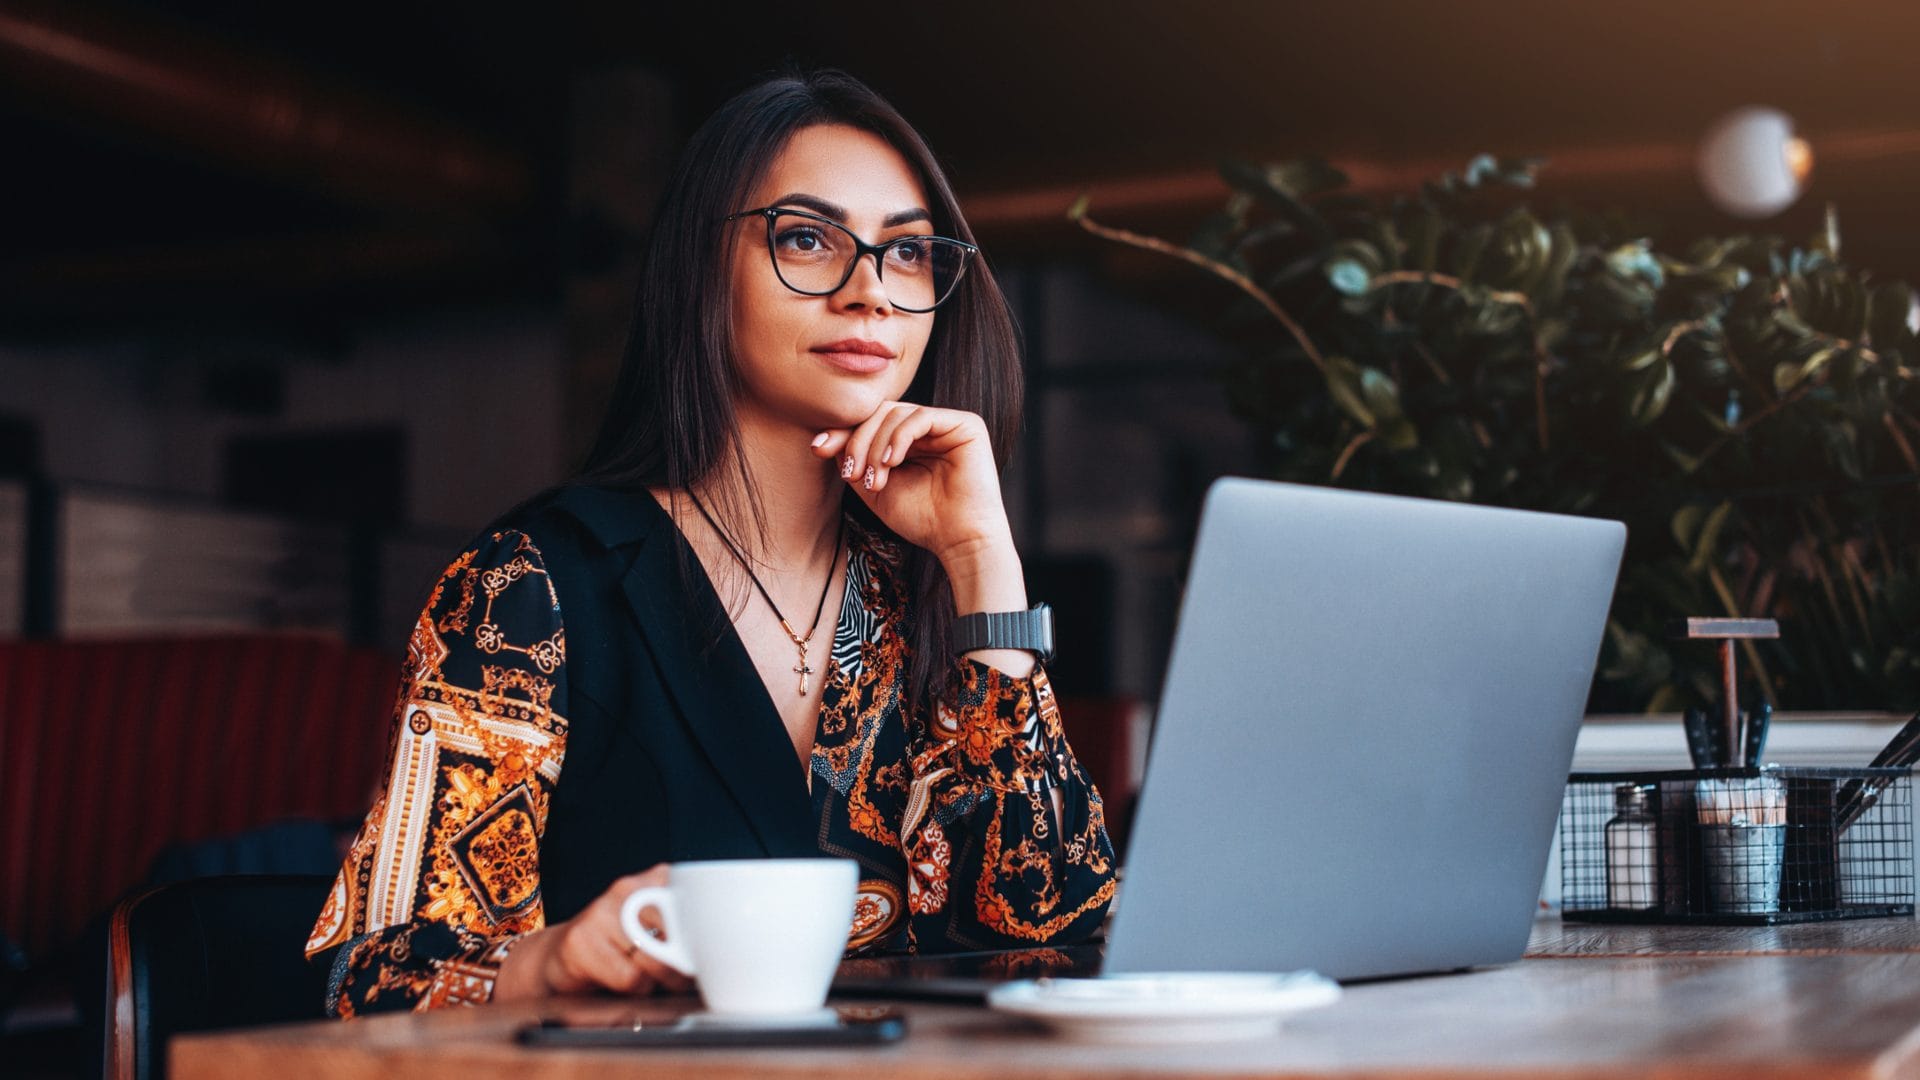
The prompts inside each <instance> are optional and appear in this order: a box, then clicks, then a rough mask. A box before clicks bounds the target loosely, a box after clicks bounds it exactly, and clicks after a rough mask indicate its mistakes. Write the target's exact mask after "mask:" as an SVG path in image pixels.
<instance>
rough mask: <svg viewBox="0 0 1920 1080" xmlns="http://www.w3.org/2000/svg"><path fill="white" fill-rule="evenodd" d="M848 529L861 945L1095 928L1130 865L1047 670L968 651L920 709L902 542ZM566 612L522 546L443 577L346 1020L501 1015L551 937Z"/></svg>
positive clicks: (856, 925)
mask: <svg viewBox="0 0 1920 1080" xmlns="http://www.w3.org/2000/svg"><path fill="white" fill-rule="evenodd" d="M848 536H849V538H850V539H851V541H852V542H851V543H850V545H849V548H848V555H847V558H848V565H847V589H846V593H845V596H844V598H843V601H842V605H841V610H840V613H839V621H838V629H837V631H836V633H835V636H834V641H833V646H832V651H831V660H830V664H829V669H828V672H827V686H826V689H825V692H824V697H823V700H822V703H821V708H820V716H819V720H818V725H817V730H816V733H815V743H814V749H813V754H812V760H811V768H812V772H813V784H812V802H813V814H814V818H815V820H816V822H817V825H818V832H817V842H818V846H819V848H820V850H821V852H822V853H824V854H829V855H835V856H840V857H845V858H853V859H856V860H857V861H858V862H859V863H860V866H861V884H860V894H859V897H858V901H857V904H856V909H855V915H854V922H853V925H852V927H851V928H850V932H849V935H848V941H847V945H848V950H849V952H850V953H852V952H879V951H896V950H902V951H928V952H931V951H950V950H955V949H977V948H994V947H1003V946H1032V945H1042V944H1047V943H1055V942H1060V943H1063V942H1068V941H1074V940H1079V939H1083V938H1085V937H1087V936H1089V935H1090V934H1092V933H1093V932H1094V931H1095V930H1096V929H1098V927H1099V925H1100V922H1101V920H1102V918H1103V917H1104V916H1105V913H1106V908H1107V905H1108V903H1109V902H1110V901H1111V899H1112V897H1113V892H1114V880H1113V852H1112V849H1111V847H1110V846H1109V844H1108V841H1107V836H1106V828H1105V819H1104V817H1103V814H1102V809H1101V803H1100V797H1099V795H1098V794H1097V793H1096V792H1095V791H1094V789H1093V786H1092V784H1091V783H1089V782H1088V780H1087V777H1086V774H1085V773H1084V772H1083V771H1082V770H1081V768H1080V766H1079V764H1078V763H1077V762H1075V761H1074V759H1073V755H1072V752H1071V750H1070V749H1069V748H1068V746H1067V742H1066V737H1065V734H1064V732H1063V730H1062V728H1061V724H1060V712H1059V709H1058V707H1057V706H1056V704H1055V702H1054V698H1053V692H1052V688H1051V686H1050V685H1049V683H1048V682H1047V677H1046V673H1045V672H1044V671H1043V670H1041V669H1039V668H1036V669H1035V670H1034V673H1033V674H1032V675H1031V676H1029V677H1027V678H1024V679H1015V678H1012V677H1009V676H1007V675H1005V674H1004V673H1002V672H1000V671H999V670H997V669H995V668H992V667H989V666H987V665H984V664H980V663H977V662H975V661H973V660H970V659H966V658H959V659H956V660H955V661H954V663H953V666H952V668H951V670H950V672H949V677H948V686H947V690H946V691H945V692H944V693H943V694H941V695H940V698H941V700H939V701H938V702H930V703H916V702H911V701H909V700H907V697H906V695H905V684H906V679H907V671H908V667H909V660H910V659H911V656H910V652H909V649H908V645H907V642H908V639H909V634H908V629H909V628H910V626H911V620H912V618H913V611H912V606H911V599H910V593H909V591H908V587H907V584H906V581H905V574H904V573H903V569H904V567H903V559H902V549H901V546H900V544H899V542H898V541H896V540H894V539H892V538H891V537H886V536H883V535H880V534H878V533H875V532H873V531H870V530H868V529H866V528H864V527H862V526H860V525H859V524H858V523H857V522H852V521H850V522H849V527H848ZM561 616H562V612H561V611H560V610H559V604H558V601H557V599H556V598H555V592H554V590H553V588H552V586H551V585H550V584H549V582H548V580H547V577H546V568H545V565H544V563H543V561H542V559H541V556H540V552H539V551H538V550H537V549H536V547H535V546H534V544H533V542H532V541H531V540H529V539H528V538H527V537H526V536H525V535H523V534H520V533H517V532H502V533H498V534H495V535H494V536H493V537H492V538H491V540H490V541H488V542H487V543H485V544H482V545H481V546H479V547H478V548H477V549H476V550H474V551H470V552H467V553H466V554H464V555H462V556H461V557H460V558H459V559H457V560H455V561H454V563H453V565H452V566H450V567H449V568H448V569H447V571H446V572H445V574H444V575H443V576H442V577H441V579H440V582H439V584H438V586H437V587H436V589H435V591H434V593H433V596H432V598H431V599H430V601H429V603H428V604H427V608H426V611H424V612H423V613H422V614H421V616H420V620H419V622H418V623H417V624H416V626H415V629H414V632H413V639H412V642H411V644H410V646H409V650H408V663H407V670H406V674H405V678H404V679H403V682H402V687H401V692H400V696H399V702H398V705H397V708H396V711H397V723H396V726H395V736H394V746H393V748H392V756H391V761H390V764H389V767H388V775H387V777H386V779H385V781H384V782H383V784H382V787H381V791H380V794H379V796H378V798H377V800H376V802H375V804H374V806H373V809H372V811H371V812H370V813H369V814H368V817H367V822H366V825H365V826H364V827H363V829H362V831H361V833H360V834H359V837H358V838H357V839H356V841H355V843H354V845H353V848H352V850H351V852H350V854H349V855H348V858H347V861H346V865H345V866H344V867H343V868H342V870H341V873H340V877H339V879H338V880H337V881H336V882H335V885H334V889H333V893H332V896H331V898H330V899H329V900H328V902H327V905H326V908H325V910H324V911H323V912H322V913H321V916H320V920H319V922H318V924H317V925H316V926H315V927H314V932H313V936H312V939H311V940H310V941H309V942H308V946H307V950H308V954H309V955H310V956H312V955H317V954H320V953H323V952H325V951H326V950H329V949H335V948H337V949H338V953H337V954H336V955H335V957H334V960H333V966H332V969H331V977H330V980H329V995H328V996H329V1001H328V1005H329V1010H330V1011H331V1012H333V1013H335V1014H336V1015H340V1016H353V1015H356V1014H358V1013H362V1012H371V1011H377V1010H387V1009H399V1008H432V1007H436V1006H440V1005H447V1004H461V1003H464V1004H474V1003H479V1002H483V1001H486V1000H487V999H488V998H489V997H490V996H491V994H492V992H493V980H494V977H495V975H496V973H497V972H498V969H499V964H500V963H501V961H502V960H503V959H504V957H505V955H506V953H507V951H508V949H509V948H510V947H511V945H512V943H513V941H514V940H515V939H516V938H517V937H519V936H520V935H522V934H525V933H528V932H530V931H533V930H537V929H539V928H540V927H542V926H543V925H544V922H545V920H544V915H543V912H542V908H541V902H540V878H539V874H540V860H539V849H540V843H541V839H542V837H543V836H544V833H545V825H546V818H547V804H548V799H549V797H550V795H551V794H552V792H553V790H554V787H555V785H556V784H557V783H558V782H559V780H560V775H561V770H560V766H561V761H562V758H563V756H564V752H565V747H566V736H567V720H566V718H565V715H564V714H565V712H566V711H567V705H566V685H567V684H566V639H565V635H564V631H563V628H562V621H561ZM688 720H689V722H692V723H698V722H699V718H698V717H689V718H688ZM1056 807H1057V808H1058V811H1059V813H1058V815H1057V816H1056ZM642 869H645V868H644V867H637V866H636V867H630V868H628V870H629V872H631V871H637V870H642Z"/></svg>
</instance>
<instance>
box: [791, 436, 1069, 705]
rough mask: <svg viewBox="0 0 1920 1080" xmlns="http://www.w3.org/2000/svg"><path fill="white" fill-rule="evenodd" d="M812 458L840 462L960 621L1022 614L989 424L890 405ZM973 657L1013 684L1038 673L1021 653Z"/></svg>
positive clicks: (823, 444)
mask: <svg viewBox="0 0 1920 1080" xmlns="http://www.w3.org/2000/svg"><path fill="white" fill-rule="evenodd" d="M813 452H814V454H815V455H816V456H818V457H821V458H835V457H837V458H838V459H839V462H840V465H839V468H840V476H841V479H843V480H845V481H846V482H847V483H848V484H849V485H851V486H852V487H853V490H854V491H855V492H857V493H858V494H859V496H860V498H861V500H862V501H864V502H865V503H866V504H867V505H868V506H869V507H871V508H872V509H873V512H874V514H875V515H876V516H878V517H879V518H880V520H881V521H882V522H883V523H885V524H886V526H887V528H889V529H892V530H893V532H894V534H895V535H897V536H899V537H900V538H901V539H902V540H905V541H906V542H907V543H909V544H912V545H914V546H915V547H920V548H924V549H926V550H927V551H929V552H932V553H933V556H934V557H935V558H937V559H939V560H940V565H941V566H942V567H943V568H944V569H945V570H946V572H947V581H948V582H949V584H951V585H952V587H953V608H954V611H955V612H957V613H959V614H961V615H966V614H969V613H972V612H976V611H1024V610H1026V608H1027V585H1026V579H1025V576H1024V575H1023V574H1022V573H1021V570H1020V555H1019V553H1018V552H1017V551H1015V550H1014V547H1013V529H1012V528H1011V527H1010V526H1009V525H1008V524H1007V508H1006V504H1005V503H1004V502H1003V501H1001V498H1000V469H999V466H998V465H997V464H996V463H995V462H994V459H993V446H992V444H991V443H990V442H989V440H988V438H987V425H986V422H985V421H983V420H981V419H980V418H979V417H978V416H975V415H974V414H973V413H969V412H960V411H958V410H956V409H935V408H930V407H928V406H925V405H912V404H909V403H907V402H904V401H889V402H886V403H885V404H883V405H881V406H880V408H878V409H876V410H875V411H874V414H873V415H872V416H869V417H867V418H866V420H864V421H862V422H861V423H860V424H859V425H858V426H857V427H854V428H851V429H849V428H840V429H837V430H834V431H823V432H821V433H820V436H819V437H817V438H815V440H814V447H813ZM969 655H971V656H972V657H974V658H975V659H977V660H979V661H980V662H982V663H985V664H991V665H993V666H994V667H996V668H999V669H1000V670H1001V671H1003V672H1005V673H1007V674H1008V675H1012V676H1013V677H1015V678H1020V679H1023V678H1026V677H1027V676H1028V675H1029V674H1031V673H1032V671H1033V664H1034V660H1033V654H1032V653H1027V652H1022V651H1020V650H1018V649H976V650H974V651H973V652H972V653H970V654H969Z"/></svg>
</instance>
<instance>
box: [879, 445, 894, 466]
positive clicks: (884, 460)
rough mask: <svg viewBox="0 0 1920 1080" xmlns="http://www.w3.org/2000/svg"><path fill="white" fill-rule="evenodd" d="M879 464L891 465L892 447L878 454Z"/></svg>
mask: <svg viewBox="0 0 1920 1080" xmlns="http://www.w3.org/2000/svg"><path fill="white" fill-rule="evenodd" d="M880 464H882V465H891V464H893V447H891V446H889V447H887V448H886V449H885V450H882V451H881V452H880Z"/></svg>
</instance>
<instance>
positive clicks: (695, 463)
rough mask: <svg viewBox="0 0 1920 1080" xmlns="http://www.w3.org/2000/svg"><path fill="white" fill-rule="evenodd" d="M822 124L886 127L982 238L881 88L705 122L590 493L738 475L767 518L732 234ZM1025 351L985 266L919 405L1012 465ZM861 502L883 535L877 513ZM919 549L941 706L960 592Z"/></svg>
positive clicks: (915, 656)
mask: <svg viewBox="0 0 1920 1080" xmlns="http://www.w3.org/2000/svg"><path fill="white" fill-rule="evenodd" d="M817 124H844V125H847V126H849V127H854V128H858V129H860V130H863V131H867V132H871V133H873V134H874V135H877V136H879V137H880V138H882V139H884V140H886V142H887V143H888V144H889V145H890V146H892V147H893V148H894V150H896V151H898V152H899V154H900V156H901V157H903V158H905V159H906V161H907V164H908V166H909V167H911V168H912V169H913V170H914V172H915V174H916V175H917V176H918V178H919V180H920V183H921V186H922V187H924V188H925V189H926V192H927V194H928V197H929V198H930V199H931V201H932V203H933V205H932V206H930V207H928V209H929V210H931V211H932V213H933V219H934V220H933V228H934V231H935V232H938V233H939V234H941V235H943V236H952V237H956V238H958V239H961V240H965V241H968V242H969V243H972V242H973V239H974V237H973V231H972V230H971V229H969V228H968V227H967V222H966V218H965V217H963V216H962V215H961V213H960V204H959V202H958V201H957V200H956V199H955V198H954V196H953V189H952V187H951V186H950V185H949V184H948V183H947V178H946V175H945V174H944V173H943V172H942V171H941V169H940V166H939V163H938V162H936V161H935V160H934V156H933V152H932V151H931V150H929V149H928V148H927V144H926V142H925V141H924V140H923V139H921V137H920V134H919V132H917V131H915V130H914V129H913V127H912V125H910V124H908V123H907V121H906V120H905V118H903V117H902V116H901V115H900V114H899V112H897V111H896V110H895V109H894V108H893V106H892V105H889V104H888V103H887V102H886V100H885V99H883V98H882V97H881V96H880V95H879V94H877V93H875V92H874V91H873V90H872V89H870V88H869V87H867V85H866V84H864V83H862V82H860V81H859V80H858V79H855V78H854V77H852V76H851V75H848V74H846V73H845V72H841V71H833V70H817V71H797V70H789V71H786V72H782V73H781V74H779V75H776V76H774V77H772V78H768V79H765V80H764V81H761V82H759V83H757V84H755V85H754V86H752V87H749V88H748V89H747V90H745V91H743V92H742V93H740V94H738V95H736V96H735V97H734V98H732V99H731V100H730V101H728V102H727V103H726V104H724V105H722V106H720V108H719V109H718V110H717V111H716V112H714V114H713V115H712V116H711V117H709V118H708V119H707V121H706V122H705V123H704V124H702V125H700V128H699V130H698V131H695V132H694V134H693V137H692V139H691V140H689V141H688V143H687V147H686V150H685V151H684V152H683V153H682V154H681V157H680V162H679V165H678V166H677V167H676V168H675V170H674V174H673V178H672V180H671V181H670V182H669V183H668V185H667V189H666V192H665V194H664V196H663V198H662V200H661V204H660V209H659V212H658V214H656V215H655V219H654V224H653V232H652V236H651V239H650V241H649V244H648V251H647V258H646V265H645V268H644V269H643V270H642V272H641V276H640V288H639V294H638V298H637V303H636V308H635V313H634V325H633V333H632V335H631V336H630V337H629V339H628V343H627V350H626V356H625V358H624V360H623V361H622V363H621V367H620V374H619V377H618V379H617V380H616V381H615V383H614V387H613V393H612V397H611V398H610V400H609V401H608V403H607V414H606V419H605V420H604V421H603V422H602V424H601V427H600V431H599V434H598V435H597V436H596V437H595V439H594V442H593V448H592V450H591V451H589V452H588V454H587V457H586V460H585V461H584V462H583V463H582V464H581V466H580V469H579V471H578V472H577V473H576V475H575V482H578V483H586V484H594V485H597V486H602V487H609V488H615V489H619V490H626V491H635V492H638V491H643V490H645V489H646V488H650V487H664V488H667V489H668V490H670V491H674V492H680V491H685V490H688V489H690V488H691V487H692V486H693V485H695V484H698V483H701V482H702V481H705V480H707V479H709V478H711V477H713V476H714V475H716V474H717V472H718V471H719V470H721V469H733V470H736V471H737V474H738V478H739V480H740V481H741V483H740V484H739V485H737V486H738V487H739V489H740V490H741V491H743V492H746V493H747V495H746V498H747V502H748V505H747V506H744V507H743V506H740V505H738V504H737V503H734V504H733V505H729V506H728V507H727V510H728V511H729V513H728V514H727V516H728V517H729V518H730V519H731V520H734V521H740V520H742V517H743V516H744V517H750V518H751V520H753V521H754V522H755V524H756V527H757V528H759V529H760V530H761V531H762V533H763V534H764V531H765V520H764V515H763V514H762V513H761V511H760V507H759V503H758V500H757V499H756V498H755V497H754V492H753V487H752V484H751V482H750V477H749V475H748V471H747V466H746V463H745V461H744V460H743V458H742V455H740V454H739V453H738V450H739V440H740V429H739V422H738V418H737V417H736V415H735V413H734V407H733V396H734V393H735V391H736V388H737V386H738V375H737V371H738V368H737V366H736V365H735V363H734V358H733V355H732V351H733V346H732V341H733V338H732V329H731V328H732V323H733V303H732V296H731V293H730V288H729V286H730V279H729V276H728V270H727V268H728V266H729V264H730V259H731V252H732V244H733V243H734V238H735V236H736V235H737V234H736V233H734V232H732V231H729V230H726V229H724V228H723V227H722V222H723V220H724V219H725V217H726V216H727V215H728V214H730V213H733V212H735V211H737V210H740V209H742V208H744V207H745V205H746V204H745V202H744V200H745V199H746V198H747V197H748V195H749V194H750V193H751V191H752V189H753V187H754V185H755V184H756V183H758V182H759V180H760V178H761V176H762V175H763V174H764V173H765V172H766V170H767V169H768V168H769V167H771V165H772V163H773V160H774V158H775V157H776V156H777V155H778V154H779V153H780V151H781V150H782V149H784V148H785V147H786V145H787V142H788V140H790V139H791V138H792V137H793V135H794V133H795V132H797V131H799V130H800V129H802V128H806V127H811V126H814V125H817ZM1022 387H1023V384H1022V380H1021V374H1020V351H1019V341H1018V336H1017V333H1016V331H1015V329H1014V324H1013V316H1012V313H1011V312H1010V311H1009V310H1008V308H1007V301H1006V297H1005V296H1004V295H1003V294H1002V293H1001V292H1000V286H999V285H998V284H997V283H996V282H995V281H994V278H993V272H992V271H991V270H990V269H989V268H988V267H987V265H986V262H985V260H984V259H979V260H976V261H975V263H974V265H973V266H972V267H971V268H969V269H968V271H967V275H966V277H964V278H962V279H961V281H960V284H959V286H958V289H957V291H956V292H955V294H954V296H953V297H952V298H951V299H949V300H948V301H947V302H946V303H945V304H943V305H942V306H941V308H940V311H939V313H938V315H936V316H935V318H934V323H933V332H932V336H931V338H930V339H929V340H928V342H927V349H926V354H925V355H924V356H923V357H922V359H921V362H920V369H919V371H918V373H917V374H916V375H915V376H914V380H913V384H912V385H911V386H910V387H909V388H908V389H907V394H906V397H907V399H908V400H910V401H914V402H918V403H921V404H926V405H934V406H939V407H942V408H950V409H961V410H965V411H967V412H972V413H977V414H979V416H980V417H981V419H982V420H984V421H985V422H986V426H987V432H988V434H989V435H990V437H991V438H992V440H993V447H994V454H995V457H996V463H997V464H998V465H999V466H1000V467H1002V468H1004V467H1005V465H1006V455H1007V453H1008V452H1009V451H1010V449H1011V448H1012V446H1013V442H1014V439H1015V438H1016V437H1017V436H1018V434H1019V431H1020V409H1021V397H1022ZM848 502H849V503H850V504H851V505H852V507H853V508H854V509H855V510H856V512H859V513H861V514H862V515H863V517H865V518H866V519H867V520H868V521H869V522H870V523H871V524H874V525H876V526H877V525H878V523H877V522H874V521H873V520H872V518H871V515H870V514H866V513H865V507H864V505H863V504H860V503H859V500H858V499H855V498H853V497H852V496H851V494H849V496H848ZM906 547H907V553H908V554H907V565H906V570H907V575H908V577H907V580H908V582H909V587H910V588H911V590H912V596H913V600H914V609H915V612H916V617H915V619H914V620H913V630H912V635H911V638H910V640H909V645H910V646H911V648H912V665H911V668H910V670H909V673H908V688H909V691H910V692H911V693H912V694H913V700H914V701H917V702H926V701H929V700H931V698H932V696H933V695H935V694H937V693H939V692H940V691H941V690H942V685H941V683H940V681H939V679H940V675H941V673H942V672H944V671H945V670H946V668H947V666H948V664H949V663H950V656H951V652H950V645H949V643H950V640H951V633H952V628H953V618H954V610H953V595H952V591H951V588H950V587H949V585H948V582H947V577H946V573H945V571H944V570H942V568H941V566H940V564H939V561H938V560H936V559H935V558H933V556H932V555H930V554H928V553H927V552H925V551H922V550H920V549H919V548H915V547H912V546H911V545H906Z"/></svg>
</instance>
